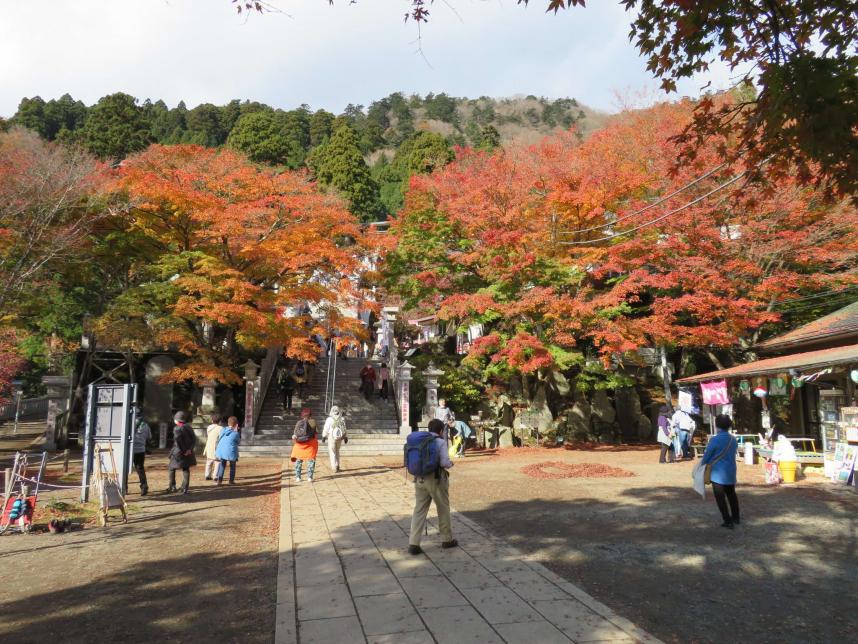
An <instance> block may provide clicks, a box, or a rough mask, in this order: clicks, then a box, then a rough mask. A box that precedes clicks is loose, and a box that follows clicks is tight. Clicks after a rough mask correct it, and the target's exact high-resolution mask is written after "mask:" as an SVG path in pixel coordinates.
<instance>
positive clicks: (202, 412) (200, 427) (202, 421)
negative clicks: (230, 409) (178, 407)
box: [192, 380, 217, 452]
mask: <svg viewBox="0 0 858 644" xmlns="http://www.w3.org/2000/svg"><path fill="white" fill-rule="evenodd" d="M202 386H203V396H202V401H201V402H200V406H199V407H197V415H196V416H195V417H194V422H193V425H192V426H193V428H194V434H196V436H197V451H198V452H202V450H203V447H204V446H205V444H206V440H207V438H208V435H207V433H206V428H207V427H208V426H209V423H211V417H212V414H213V413H214V412H215V411H217V406H216V404H215V391H216V387H217V383H216V382H214V381H211V380H209V381H208V382H204V383H203V385H202Z"/></svg>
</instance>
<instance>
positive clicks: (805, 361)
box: [676, 344, 858, 385]
mask: <svg viewBox="0 0 858 644" xmlns="http://www.w3.org/2000/svg"><path fill="white" fill-rule="evenodd" d="M851 363H856V364H858V344H852V345H849V346H847V347H835V348H833V349H822V350H820V351H807V352H805V353H793V354H792V355H788V356H778V357H777V358H767V359H765V360H756V361H754V362H748V363H747V364H742V365H739V366H737V367H730V368H729V369H722V370H721V371H711V372H709V373H704V374H700V375H699V376H690V377H688V378H682V379H680V380H677V381H676V382H677V384H680V385H683V384H691V383H695V382H706V381H709V380H722V379H724V378H747V377H750V376H766V375H775V374H779V373H784V372H786V371H789V370H790V369H798V370H799V371H802V372H807V371H813V370H815V369H824V368H825V367H831V366H833V365H839V364H851Z"/></svg>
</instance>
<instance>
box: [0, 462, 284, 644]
mask: <svg viewBox="0 0 858 644" xmlns="http://www.w3.org/2000/svg"><path fill="white" fill-rule="evenodd" d="M147 461H148V462H147V465H148V467H147V471H148V474H149V487H150V494H149V496H147V497H140V496H139V494H137V491H138V490H139V487H138V485H137V477H136V474H134V473H132V475H131V485H130V488H131V492H132V493H131V494H130V495H129V496H128V498H127V501H128V503H129V504H130V506H131V514H130V516H129V520H128V523H127V524H124V525H123V524H122V523H121V522H119V521H118V520H116V519H114V520H113V521H111V524H110V525H109V526H108V527H107V528H105V529H101V528H98V527H94V525H93V524H92V522H90V524H89V525H88V526H86V527H84V528H82V529H77V530H74V531H72V532H71V533H68V534H62V535H52V534H50V533H47V532H37V533H35V534H30V535H20V534H13V535H10V534H6V535H3V536H0V571H2V573H0V640H2V641H4V642H16V643H24V642H33V643H37V642H38V643H40V644H41V643H43V642H49V641H58V642H97V641H101V642H108V641H123V642H212V641H219V642H220V641H222V642H242V643H243V642H270V641H271V639H272V634H273V633H274V608H275V605H276V596H275V590H276V574H277V535H278V528H279V491H280V467H281V463H282V461H281V460H280V459H251V458H247V459H242V460H240V461H239V463H238V469H237V484H236V485H234V486H227V485H224V486H222V487H215V486H214V485H212V482H211V481H205V480H203V468H202V466H198V467H195V468H193V469H192V471H191V493H190V494H189V495H187V496H182V495H176V494H171V495H166V494H163V493H162V492H161V491H162V490H164V489H166V487H167V471H166V462H167V458H166V456H165V455H164V454H153V455H151V456H149V457H148V458H147ZM58 467H59V464H56V465H54V466H52V470H51V473H50V474H51V475H50V477H49V479H50V480H54V481H59V480H65V481H68V480H69V479H72V480H74V479H75V478H76V479H77V480H79V478H80V477H79V466H78V471H77V472H75V471H74V470H73V471H72V472H71V473H70V475H69V476H67V477H63V478H62V479H60V477H59V474H61V471H58V469H57V468H58ZM75 474H77V476H75ZM179 475H180V480H181V472H179ZM76 497H77V493H76V492H75V491H69V492H63V493H54V494H44V495H40V501H39V506H40V512H39V515H38V517H40V518H42V520H44V518H45V517H47V516H49V515H50V514H51V513H50V512H48V511H47V506H48V504H49V503H50V502H51V500H54V501H63V502H66V503H69V504H73V503H74V502H75V500H76ZM56 505H59V504H56ZM72 514H75V513H74V512H73V513H72ZM76 514H78V515H80V513H79V512H78V513H76ZM91 519H92V518H91V517H90V521H91Z"/></svg>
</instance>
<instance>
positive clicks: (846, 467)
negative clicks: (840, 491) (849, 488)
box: [834, 445, 858, 485]
mask: <svg viewBox="0 0 858 644" xmlns="http://www.w3.org/2000/svg"><path fill="white" fill-rule="evenodd" d="M856 457H858V447H856V446H855V445H849V446H848V447H847V448H846V455H845V456H844V458H843V464H842V465H841V466H840V468H839V469H838V470H837V474H836V477H835V479H834V481H835V482H836V483H840V484H842V485H849V482H850V481H851V480H852V474H853V471H854V470H855V459H856Z"/></svg>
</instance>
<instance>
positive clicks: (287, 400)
mask: <svg viewBox="0 0 858 644" xmlns="http://www.w3.org/2000/svg"><path fill="white" fill-rule="evenodd" d="M294 394H295V390H294V389H284V390H283V406H284V407H285V408H286V409H292V396H293V395H294Z"/></svg>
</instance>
